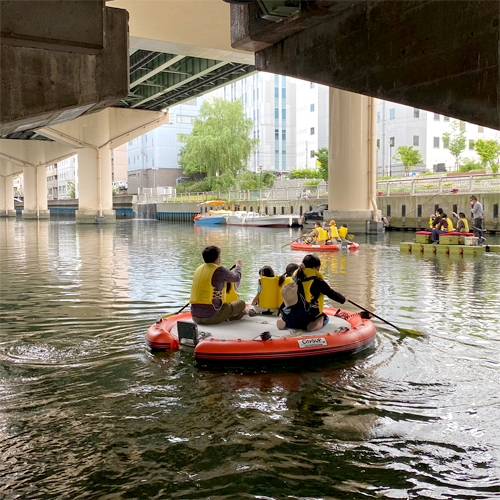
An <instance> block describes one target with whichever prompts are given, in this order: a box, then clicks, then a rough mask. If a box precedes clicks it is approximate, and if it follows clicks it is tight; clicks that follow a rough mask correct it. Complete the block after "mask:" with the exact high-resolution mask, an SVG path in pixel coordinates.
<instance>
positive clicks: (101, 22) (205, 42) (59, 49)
mask: <svg viewBox="0 0 500 500" xmlns="http://www.w3.org/2000/svg"><path fill="white" fill-rule="evenodd" d="M188 4H189V5H187V4H186V3H185V2H182V1H177V0H169V1H168V2H157V1H147V0H146V1H141V2H134V1H127V0H115V1H109V2H107V5H108V6H106V2H105V0H86V1H85V2H81V1H75V0H63V1H61V0H25V1H23V2H16V1H9V0H1V1H0V23H1V51H2V57H1V68H0V73H1V75H2V79H1V95H0V104H1V106H0V108H1V110H0V134H1V135H2V136H3V137H7V138H11V139H30V138H35V139H38V138H40V136H38V135H37V134H36V133H34V132H33V131H34V130H36V129H39V128H42V127H47V126H52V125H56V124H58V123H62V122H64V121H70V120H72V119H74V118H76V117H78V116H82V115H85V114H89V113H93V112H96V111H100V110H102V109H104V108H105V107H107V106H115V107H121V108H128V109H141V110H149V111H161V110H162V109H164V108H169V107H171V106H173V105H175V104H180V103H182V102H185V101H188V100H190V99H192V98H194V97H196V96H199V95H202V94H204V93H206V92H210V91H211V90H214V89H216V88H218V87H220V86H224V85H227V84H228V83H230V82H232V81H235V80H238V79H240V78H243V77H245V76H247V75H249V74H251V73H253V72H254V71H255V66H254V55H253V53H245V52H243V51H238V50H234V49H232V48H231V46H230V12H229V5H227V4H225V3H223V2H221V1H220V0H212V1H209V2H206V1H200V0H195V1H191V2H188Z"/></svg>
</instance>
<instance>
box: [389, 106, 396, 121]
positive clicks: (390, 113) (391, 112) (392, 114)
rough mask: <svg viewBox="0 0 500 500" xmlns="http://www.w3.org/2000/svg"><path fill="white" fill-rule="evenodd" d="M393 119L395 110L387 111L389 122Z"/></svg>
mask: <svg viewBox="0 0 500 500" xmlns="http://www.w3.org/2000/svg"><path fill="white" fill-rule="evenodd" d="M394 118H396V108H392V109H390V110H389V120H394Z"/></svg>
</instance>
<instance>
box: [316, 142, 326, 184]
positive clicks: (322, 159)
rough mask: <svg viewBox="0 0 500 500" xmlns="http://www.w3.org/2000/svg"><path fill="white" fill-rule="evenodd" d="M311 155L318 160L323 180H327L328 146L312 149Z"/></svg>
mask: <svg viewBox="0 0 500 500" xmlns="http://www.w3.org/2000/svg"><path fill="white" fill-rule="evenodd" d="M313 155H314V156H315V157H316V159H317V161H319V164H320V165H319V174H320V177H321V178H322V179H324V180H325V181H327V180H328V148H319V149H318V150H317V151H313Z"/></svg>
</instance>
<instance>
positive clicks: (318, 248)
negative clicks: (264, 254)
mask: <svg viewBox="0 0 500 500" xmlns="http://www.w3.org/2000/svg"><path fill="white" fill-rule="evenodd" d="M290 247H291V248H292V250H302V251H303V252H337V251H338V250H341V249H342V248H343V247H342V245H314V244H312V243H299V242H298V241H294V242H293V243H292V244H291V245H290ZM358 248H359V243H356V242H355V241H353V242H351V243H349V246H346V247H345V249H346V250H357V249H358Z"/></svg>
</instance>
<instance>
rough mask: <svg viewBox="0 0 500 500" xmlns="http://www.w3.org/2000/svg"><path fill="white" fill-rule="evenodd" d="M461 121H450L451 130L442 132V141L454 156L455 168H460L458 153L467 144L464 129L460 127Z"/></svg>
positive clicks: (460, 152)
mask: <svg viewBox="0 0 500 500" xmlns="http://www.w3.org/2000/svg"><path fill="white" fill-rule="evenodd" d="M462 123H463V122H459V121H457V120H455V121H453V122H451V124H450V127H451V132H445V133H444V134H443V142H444V143H445V144H447V145H448V148H449V150H450V153H451V154H452V155H453V156H454V157H455V168H456V170H458V169H459V168H460V155H461V154H462V152H463V151H464V149H465V147H466V146H467V139H466V138H465V129H462V125H461V124H462Z"/></svg>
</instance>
